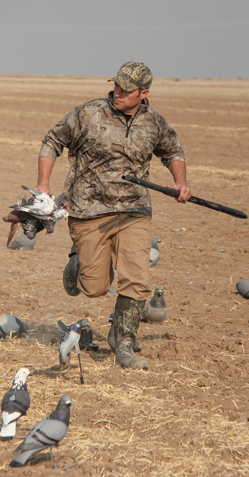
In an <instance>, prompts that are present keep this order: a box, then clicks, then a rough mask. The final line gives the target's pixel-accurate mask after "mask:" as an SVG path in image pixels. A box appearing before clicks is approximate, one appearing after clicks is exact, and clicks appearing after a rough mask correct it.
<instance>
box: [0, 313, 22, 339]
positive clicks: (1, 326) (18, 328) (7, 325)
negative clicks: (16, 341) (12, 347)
mask: <svg viewBox="0 0 249 477" xmlns="http://www.w3.org/2000/svg"><path fill="white" fill-rule="evenodd" d="M27 333H28V329H27V326H26V324H25V323H23V321H21V320H19V318H17V317H16V316H13V315H2V316H0V338H5V336H6V335H10V334H11V335H12V337H13V338H14V337H15V336H17V338H21V336H22V335H24V334H27Z"/></svg>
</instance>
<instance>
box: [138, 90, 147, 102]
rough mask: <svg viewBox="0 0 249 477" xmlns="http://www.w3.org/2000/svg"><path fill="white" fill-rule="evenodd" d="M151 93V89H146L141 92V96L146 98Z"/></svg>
mask: <svg viewBox="0 0 249 477" xmlns="http://www.w3.org/2000/svg"><path fill="white" fill-rule="evenodd" d="M148 94H149V90H148V89H144V90H143V91H142V92H141V95H140V98H141V99H142V100H143V99H145V98H146V97H147V96H148Z"/></svg>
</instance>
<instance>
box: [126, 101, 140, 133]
mask: <svg viewBox="0 0 249 477" xmlns="http://www.w3.org/2000/svg"><path fill="white" fill-rule="evenodd" d="M138 111H139V108H138V110H137V111H136V113H135V114H134V116H133V118H132V120H131V122H130V124H129V125H128V124H127V129H126V135H125V137H128V134H129V132H130V129H131V125H132V123H133V121H134V119H135V117H136V116H137V114H138Z"/></svg>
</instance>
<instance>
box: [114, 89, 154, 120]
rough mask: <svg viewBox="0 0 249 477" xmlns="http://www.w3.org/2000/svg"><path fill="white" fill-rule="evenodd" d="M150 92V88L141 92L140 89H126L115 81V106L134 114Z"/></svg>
mask: <svg viewBox="0 0 249 477" xmlns="http://www.w3.org/2000/svg"><path fill="white" fill-rule="evenodd" d="M148 93H149V90H148V89H145V90H143V91H142V92H141V93H140V92H139V90H138V89H136V90H135V91H131V92H129V91H125V90H124V89H123V88H121V86H119V85H118V84H117V83H115V86H114V95H113V104H114V107H115V108H116V109H118V110H119V111H122V113H124V114H130V115H131V116H132V115H133V114H135V112H136V111H137V110H138V108H139V106H140V104H141V102H142V100H143V99H144V98H146V96H147V95H148Z"/></svg>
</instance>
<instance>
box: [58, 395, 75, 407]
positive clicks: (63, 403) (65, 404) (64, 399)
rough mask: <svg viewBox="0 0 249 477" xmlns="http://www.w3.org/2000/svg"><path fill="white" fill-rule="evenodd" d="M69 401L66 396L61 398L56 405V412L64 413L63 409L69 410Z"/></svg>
mask: <svg viewBox="0 0 249 477" xmlns="http://www.w3.org/2000/svg"><path fill="white" fill-rule="evenodd" d="M71 404H72V403H71V399H70V397H69V396H67V395H66V394H65V395H64V396H62V397H61V398H60V400H59V402H58V404H57V408H56V411H64V410H65V409H67V408H69V406H71Z"/></svg>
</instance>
